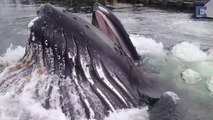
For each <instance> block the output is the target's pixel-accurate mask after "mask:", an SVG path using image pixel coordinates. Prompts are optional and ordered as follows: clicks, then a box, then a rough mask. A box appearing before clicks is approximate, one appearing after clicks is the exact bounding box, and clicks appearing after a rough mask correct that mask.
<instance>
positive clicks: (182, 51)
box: [171, 42, 208, 62]
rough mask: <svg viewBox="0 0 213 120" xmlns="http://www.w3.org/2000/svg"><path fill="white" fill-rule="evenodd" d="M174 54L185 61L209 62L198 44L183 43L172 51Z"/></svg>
mask: <svg viewBox="0 0 213 120" xmlns="http://www.w3.org/2000/svg"><path fill="white" fill-rule="evenodd" d="M171 52H172V54H173V55H174V56H176V57H178V58H180V59H182V60H184V61H188V62H193V61H204V60H207V58H208V56H207V54H206V53H205V52H204V51H202V50H201V49H200V46H199V45H198V44H193V43H189V42H182V43H180V44H177V45H175V46H174V47H173V49H172V51H171Z"/></svg>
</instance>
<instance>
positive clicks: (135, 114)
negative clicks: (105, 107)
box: [105, 107, 149, 120]
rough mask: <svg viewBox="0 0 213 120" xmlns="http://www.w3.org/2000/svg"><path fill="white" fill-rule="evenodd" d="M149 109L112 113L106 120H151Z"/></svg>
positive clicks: (124, 110)
mask: <svg viewBox="0 0 213 120" xmlns="http://www.w3.org/2000/svg"><path fill="white" fill-rule="evenodd" d="M147 110H148V108H147V107H143V108H140V109H139V108H134V109H123V110H118V111H116V112H113V113H111V114H110V115H109V116H108V117H107V118H105V120H149V114H148V112H147Z"/></svg>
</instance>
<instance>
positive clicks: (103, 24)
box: [92, 3, 139, 60]
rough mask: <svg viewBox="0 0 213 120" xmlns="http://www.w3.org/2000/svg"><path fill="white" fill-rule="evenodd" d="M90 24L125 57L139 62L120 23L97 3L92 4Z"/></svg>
mask: <svg viewBox="0 0 213 120" xmlns="http://www.w3.org/2000/svg"><path fill="white" fill-rule="evenodd" d="M92 24H93V25H94V26H95V27H97V28H98V29H99V30H100V31H101V32H103V33H105V35H107V36H108V37H109V38H110V39H111V40H112V41H113V42H114V43H116V44H117V46H119V48H120V49H121V50H122V51H124V52H125V53H126V54H127V56H129V57H130V58H132V59H133V60H139V55H138V54H137V51H136V49H135V47H134V45H133V44H132V42H131V40H130V38H129V34H128V33H127V32H126V31H125V28H124V26H123V25H122V23H121V21H120V20H119V19H118V18H117V17H116V16H115V15H114V14H113V13H112V12H110V11H109V10H108V9H107V8H106V7H104V6H102V5H101V4H99V3H95V4H94V7H93V16H92Z"/></svg>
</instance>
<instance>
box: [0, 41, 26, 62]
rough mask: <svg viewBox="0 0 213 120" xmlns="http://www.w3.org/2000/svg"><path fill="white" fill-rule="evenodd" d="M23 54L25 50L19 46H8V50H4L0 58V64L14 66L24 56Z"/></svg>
mask: <svg viewBox="0 0 213 120" xmlns="http://www.w3.org/2000/svg"><path fill="white" fill-rule="evenodd" d="M24 53H25V48H23V47H21V46H17V47H14V46H13V45H12V44H10V46H9V48H8V49H7V50H6V53H4V54H3V55H1V56H0V64H3V65H12V64H15V63H17V62H18V60H20V59H21V58H22V57H23V56H24Z"/></svg>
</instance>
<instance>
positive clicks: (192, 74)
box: [182, 69, 202, 84]
mask: <svg viewBox="0 0 213 120" xmlns="http://www.w3.org/2000/svg"><path fill="white" fill-rule="evenodd" d="M182 78H183V80H184V81H185V82H186V83H188V84H196V83H198V82H199V81H201V80H202V79H201V77H200V74H199V73H198V72H196V71H193V70H192V69H186V70H184V71H183V72H182Z"/></svg>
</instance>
